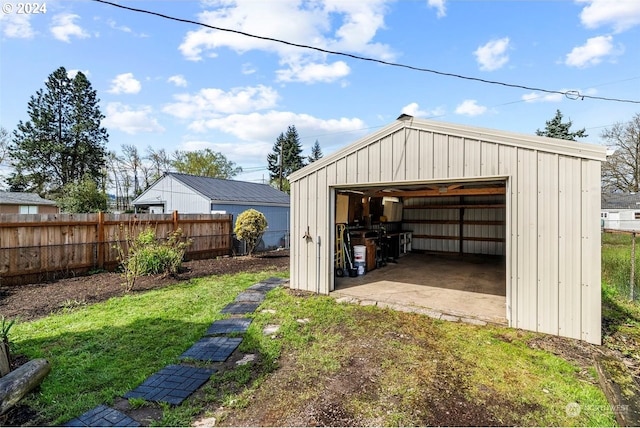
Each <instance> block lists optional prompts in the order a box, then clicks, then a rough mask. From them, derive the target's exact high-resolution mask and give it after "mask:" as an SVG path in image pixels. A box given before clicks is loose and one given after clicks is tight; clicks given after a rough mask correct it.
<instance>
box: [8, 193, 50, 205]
mask: <svg viewBox="0 0 640 428" xmlns="http://www.w3.org/2000/svg"><path fill="white" fill-rule="evenodd" d="M0 204H3V205H5V204H7V205H8V204H11V205H52V206H53V205H56V202H55V201H51V200H49V199H44V198H41V197H40V195H38V194H37V193H29V192H5V191H0Z"/></svg>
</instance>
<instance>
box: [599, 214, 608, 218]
mask: <svg viewBox="0 0 640 428" xmlns="http://www.w3.org/2000/svg"><path fill="white" fill-rule="evenodd" d="M608 215H609V213H600V218H607V217H608Z"/></svg>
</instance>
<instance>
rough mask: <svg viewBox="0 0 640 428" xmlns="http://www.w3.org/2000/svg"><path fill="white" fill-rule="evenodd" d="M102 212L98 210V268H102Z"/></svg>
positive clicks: (103, 252)
mask: <svg viewBox="0 0 640 428" xmlns="http://www.w3.org/2000/svg"><path fill="white" fill-rule="evenodd" d="M104 246H105V242H104V213H103V212H102V211H100V212H99V213H98V269H104V259H105V251H104Z"/></svg>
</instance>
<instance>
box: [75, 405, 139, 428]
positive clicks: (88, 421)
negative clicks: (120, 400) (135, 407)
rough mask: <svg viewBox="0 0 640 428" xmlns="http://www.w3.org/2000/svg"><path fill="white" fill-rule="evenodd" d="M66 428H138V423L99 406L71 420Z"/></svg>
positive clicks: (108, 408) (120, 413)
mask: <svg viewBox="0 0 640 428" xmlns="http://www.w3.org/2000/svg"><path fill="white" fill-rule="evenodd" d="M64 426H66V427H139V426H140V423H139V422H138V421H136V420H134V419H131V418H130V417H129V416H127V415H125V414H124V413H122V412H120V411H118V410H116V409H112V408H110V407H107V406H105V405H104V404H101V405H100V406H98V407H95V408H93V409H91V410H89V411H88V412H86V413H83V414H82V415H80V416H78V417H77V418H75V419H71V420H70V421H69V422H67V423H66V424H64Z"/></svg>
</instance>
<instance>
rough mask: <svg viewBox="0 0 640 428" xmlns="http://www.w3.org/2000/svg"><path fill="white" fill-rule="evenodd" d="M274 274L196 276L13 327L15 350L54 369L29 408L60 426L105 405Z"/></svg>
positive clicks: (185, 346)
mask: <svg viewBox="0 0 640 428" xmlns="http://www.w3.org/2000/svg"><path fill="white" fill-rule="evenodd" d="M271 275H273V273H262V274H238V275H232V276H219V277H209V278H200V279H195V280H192V281H189V282H188V283H181V284H178V285H174V286H171V287H167V288H163V289H160V290H155V291H150V292H147V293H144V294H135V295H126V296H123V297H118V298H113V299H110V300H108V301H106V302H103V303H99V304H96V305H89V306H82V307H76V308H75V309H73V310H69V311H65V312H66V313H62V314H57V315H51V316H49V317H46V318H43V319H40V320H37V321H33V322H27V323H18V324H16V325H15V326H14V329H13V330H12V336H11V339H12V341H13V343H14V349H13V352H14V353H17V354H24V355H26V356H28V357H29V358H46V359H47V360H49V362H50V364H51V367H52V370H51V373H50V374H49V375H48V376H47V378H46V379H45V381H44V382H43V383H42V385H41V388H40V390H39V392H38V394H36V395H35V396H32V397H30V398H29V400H28V404H30V405H32V406H33V407H34V408H37V409H39V410H40V411H41V415H42V417H43V418H44V421H43V422H45V423H47V424H54V425H55V424H60V423H63V422H65V421H67V420H69V419H71V418H73V417H77V416H79V415H80V414H82V413H83V412H85V411H86V410H88V409H90V408H92V407H94V406H96V405H98V404H102V403H105V404H110V403H111V402H112V401H113V399H114V397H117V396H121V395H123V394H124V393H126V392H127V391H129V390H131V389H133V388H135V387H136V386H137V385H139V384H140V383H142V382H143V381H144V379H146V378H147V377H148V376H149V375H151V374H153V373H154V372H156V371H158V370H160V369H161V368H163V367H164V366H166V365H167V364H171V363H176V362H177V361H178V360H177V358H178V356H179V355H180V354H181V353H182V352H184V351H185V350H187V349H188V348H189V347H190V346H191V345H193V343H195V342H196V341H197V340H198V339H200V337H202V335H203V334H204V333H205V331H206V329H207V328H208V326H209V325H210V324H211V323H212V322H213V321H214V320H216V319H219V318H222V315H221V314H220V310H221V309H222V308H223V307H224V306H225V305H226V304H228V303H229V302H231V301H232V300H233V299H234V298H235V297H236V295H237V294H238V293H239V292H241V291H242V290H244V289H245V288H247V287H248V286H250V285H251V284H253V283H255V282H257V281H259V280H260V279H263V278H266V277H268V276H271Z"/></svg>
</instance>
